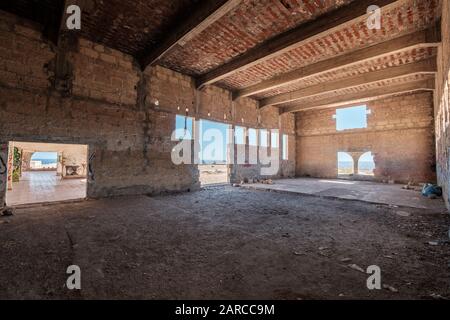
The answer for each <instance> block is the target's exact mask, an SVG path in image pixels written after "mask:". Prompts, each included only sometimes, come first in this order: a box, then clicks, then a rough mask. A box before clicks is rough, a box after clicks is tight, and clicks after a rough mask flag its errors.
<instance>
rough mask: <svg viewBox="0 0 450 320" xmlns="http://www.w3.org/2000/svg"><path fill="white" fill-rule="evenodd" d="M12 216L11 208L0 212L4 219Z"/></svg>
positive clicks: (12, 210)
mask: <svg viewBox="0 0 450 320" xmlns="http://www.w3.org/2000/svg"><path fill="white" fill-rule="evenodd" d="M13 215H14V209H13V208H8V207H7V208H5V209H3V211H2V216H4V217H10V216H13Z"/></svg>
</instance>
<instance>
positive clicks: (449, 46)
mask: <svg viewBox="0 0 450 320" xmlns="http://www.w3.org/2000/svg"><path fill="white" fill-rule="evenodd" d="M442 6H443V7H442V45H441V46H440V47H439V52H438V74H437V77H436V90H435V100H434V103H435V120H436V150H437V151H436V156H437V173H438V183H439V184H440V185H441V186H442V187H443V189H444V198H445V201H446V203H447V207H450V206H449V198H450V195H449V192H450V187H449V181H450V173H449V152H450V150H449V147H450V131H449V129H448V127H449V123H450V105H449V95H450V93H449V91H450V84H449V81H450V58H449V57H450V3H449V1H443V2H442Z"/></svg>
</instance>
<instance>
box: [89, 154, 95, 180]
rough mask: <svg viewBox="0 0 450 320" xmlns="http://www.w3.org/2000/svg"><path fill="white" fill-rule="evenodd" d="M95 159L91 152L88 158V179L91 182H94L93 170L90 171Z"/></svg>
mask: <svg viewBox="0 0 450 320" xmlns="http://www.w3.org/2000/svg"><path fill="white" fill-rule="evenodd" d="M94 159H95V152H93V153H92V154H91V155H90V157H89V165H88V166H89V177H90V178H91V180H92V181H94V180H95V175H94V170H93V169H92V162H93V161H94Z"/></svg>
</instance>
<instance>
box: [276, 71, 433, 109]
mask: <svg viewBox="0 0 450 320" xmlns="http://www.w3.org/2000/svg"><path fill="white" fill-rule="evenodd" d="M434 85H435V80H434V79H428V80H420V81H412V82H408V83H402V84H397V85H393V86H383V87H379V88H375V89H370V90H367V91H363V92H357V93H349V94H344V95H341V96H336V97H331V98H325V99H321V100H317V101H314V102H312V103H309V104H299V105H297V106H291V107H285V108H282V110H283V111H282V113H288V112H299V111H305V110H311V109H319V108H320V109H323V108H331V107H336V106H342V105H347V104H350V103H360V102H364V101H370V100H374V99H380V98H383V97H387V96H391V95H395V94H401V93H408V92H414V91H424V90H425V91H430V90H434Z"/></svg>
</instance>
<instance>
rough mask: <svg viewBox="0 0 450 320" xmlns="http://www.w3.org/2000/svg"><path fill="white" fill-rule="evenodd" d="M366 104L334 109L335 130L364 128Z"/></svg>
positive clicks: (365, 123) (365, 124)
mask: <svg viewBox="0 0 450 320" xmlns="http://www.w3.org/2000/svg"><path fill="white" fill-rule="evenodd" d="M367 114H369V112H368V110H367V106H366V105H363V106H357V107H350V108H342V109H337V110H336V116H335V117H333V118H335V119H336V130H337V131H343V130H350V129H364V128H367Z"/></svg>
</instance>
